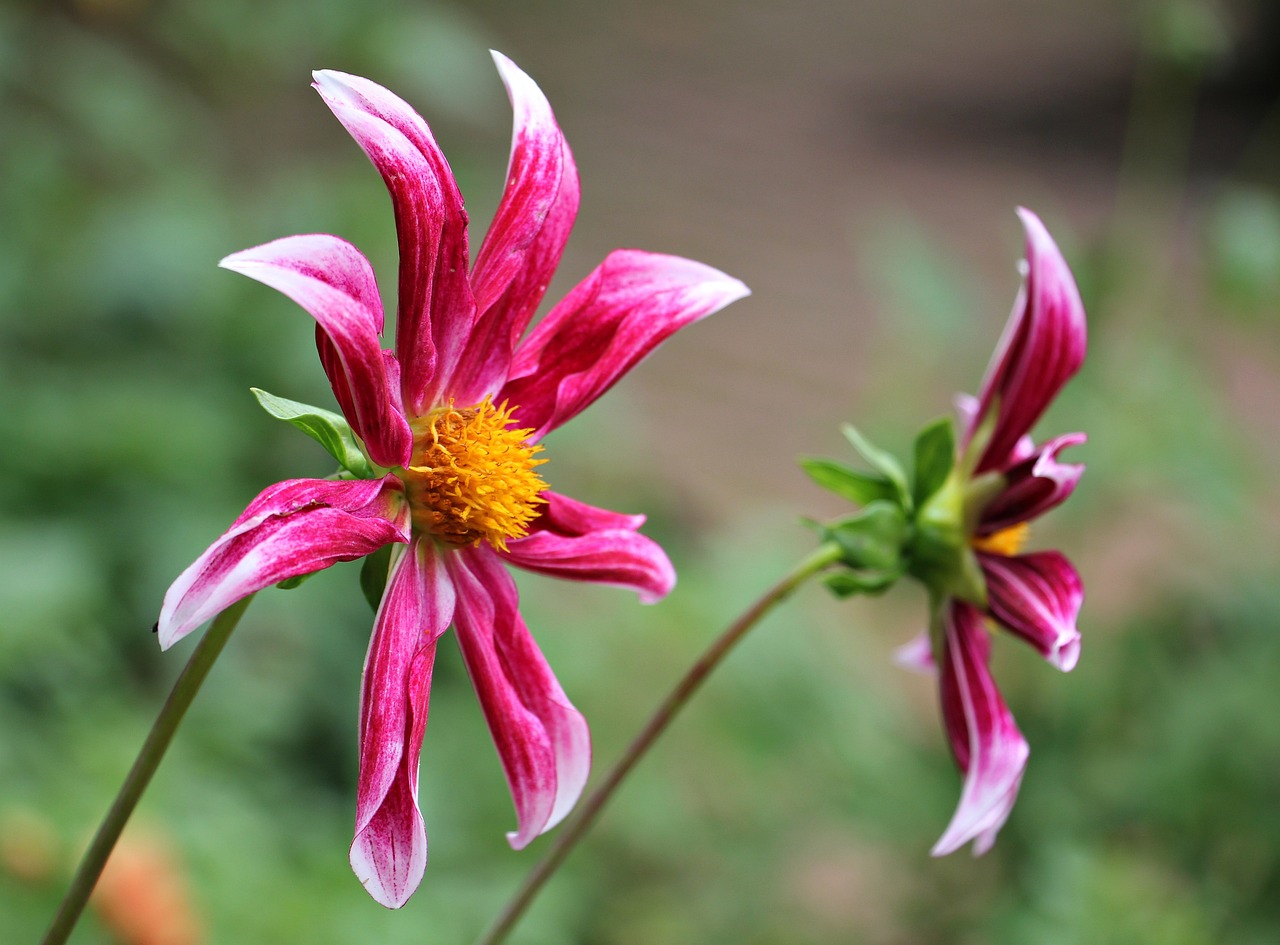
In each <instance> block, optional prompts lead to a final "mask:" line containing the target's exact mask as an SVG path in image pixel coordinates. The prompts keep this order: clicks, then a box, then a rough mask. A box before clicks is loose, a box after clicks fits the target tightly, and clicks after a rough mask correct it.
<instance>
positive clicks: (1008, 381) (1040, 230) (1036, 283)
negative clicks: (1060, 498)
mask: <svg viewBox="0 0 1280 945" xmlns="http://www.w3.org/2000/svg"><path fill="white" fill-rule="evenodd" d="M1018 215H1019V217H1021V219H1022V225H1023V227H1024V228H1025V229H1026V233H1027V277H1026V283H1025V285H1024V286H1023V288H1022V290H1021V291H1020V292H1019V294H1018V301H1017V302H1016V303H1015V305H1014V310H1013V315H1012V316H1010V319H1009V323H1008V324H1007V325H1006V326H1005V330H1004V335H1003V337H1002V338H1001V339H1000V344H999V345H998V346H997V348H996V353H995V356H994V357H993V359H992V361H991V367H990V368H988V371H987V377H986V380H985V381H984V382H983V385H982V394H981V396H980V397H979V402H980V408H979V412H978V418H977V419H979V420H980V419H981V418H983V417H985V416H986V415H987V412H988V411H989V410H991V409H992V407H993V406H994V407H995V409H996V410H997V411H998V414H997V418H996V424H995V429H994V430H993V431H992V435H991V441H990V442H989V443H988V444H987V447H986V449H985V450H984V451H983V454H982V458H981V460H979V462H978V467H977V471H978V472H984V471H986V470H988V469H993V468H998V467H1000V466H1003V465H1007V463H1008V460H1009V456H1010V454H1011V452H1012V451H1013V450H1014V447H1015V446H1016V444H1017V443H1018V441H1019V439H1021V438H1022V436H1023V435H1024V434H1026V433H1028V432H1030V430H1031V427H1032V426H1033V425H1034V424H1035V422H1036V421H1037V420H1038V419H1039V418H1040V415H1041V414H1042V413H1044V411H1045V408H1046V407H1048V406H1049V404H1050V402H1051V401H1052V400H1053V398H1054V397H1056V396H1057V394H1058V391H1059V390H1061V389H1062V385H1063V384H1065V383H1066V382H1067V380H1069V379H1070V378H1071V376H1072V375H1074V374H1075V373H1076V371H1078V370H1079V369H1080V365H1081V363H1082V362H1083V361H1084V352H1085V334H1086V333H1085V315H1084V306H1083V304H1082V303H1081V301H1080V292H1079V290H1078V289H1077V288H1076V283H1075V279H1074V278H1073V277H1072V275H1071V270H1070V269H1069V268H1068V266H1067V263H1066V260H1065V259H1063V258H1062V253H1061V252H1060V251H1059V250H1058V247H1057V245H1056V244H1055V243H1054V242H1053V238H1052V237H1050V236H1049V232H1048V231H1047V230H1046V229H1045V228H1044V224H1043V223H1041V222H1040V218H1039V217H1037V216H1036V215H1035V214H1034V213H1032V212H1031V211H1030V210H1026V209H1023V208H1019V209H1018ZM972 432H973V431H972V428H971V429H970V430H969V433H970V434H971V433H972Z"/></svg>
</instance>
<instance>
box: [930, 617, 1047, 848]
mask: <svg viewBox="0 0 1280 945" xmlns="http://www.w3.org/2000/svg"><path fill="white" fill-rule="evenodd" d="M945 639H946V647H945V649H944V651H943V659H942V670H941V675H940V683H941V685H940V689H941V697H942V717H943V721H944V723H945V724H946V728H947V734H948V737H949V739H950V742H951V748H952V752H953V753H954V754H955V758H956V763H957V764H958V765H959V767H960V770H961V771H963V772H964V776H965V777H964V787H963V789H962V790H961V793H960V803H959V806H958V807H957V808H956V812H955V815H954V816H953V817H952V818H951V823H950V824H949V825H948V826H947V829H946V831H945V832H944V833H943V835H942V837H941V838H940V839H939V840H938V842H937V843H936V844H935V845H934V847H933V851H932V852H933V855H934V856H945V855H946V854H948V853H952V852H954V851H955V850H957V849H959V848H960V847H962V846H963V845H964V844H966V843H968V842H969V841H970V840H972V841H974V844H973V852H974V855H980V854H982V853H985V852H986V851H987V850H988V849H990V847H991V845H992V843H994V842H995V838H996V834H997V833H999V831H1000V828H1001V826H1003V825H1004V822H1005V820H1006V819H1007V818H1008V816H1009V813H1010V811H1012V810H1013V803H1014V801H1015V800H1016V799H1017V796H1018V787H1019V785H1021V783H1022V773H1023V771H1024V770H1025V769H1026V765H1027V754H1028V748H1027V742H1026V740H1025V739H1024V738H1023V737H1022V733H1021V732H1019V731H1018V726H1017V725H1016V724H1015V722H1014V721H1013V716H1012V715H1011V714H1010V712H1009V709H1008V708H1007V707H1006V706H1005V704H1004V699H1002V698H1001V696H1000V690H999V689H997V688H996V683H995V680H994V679H992V677H991V671H990V669H989V668H988V666H987V661H988V659H989V658H990V654H991V637H990V634H989V633H988V632H987V629H986V627H985V626H984V625H983V620H982V614H980V613H979V612H978V611H977V610H976V609H974V608H973V607H972V606H970V605H969V604H966V603H963V602H961V601H952V602H951V606H950V608H949V609H948V611H947V616H946V626H945Z"/></svg>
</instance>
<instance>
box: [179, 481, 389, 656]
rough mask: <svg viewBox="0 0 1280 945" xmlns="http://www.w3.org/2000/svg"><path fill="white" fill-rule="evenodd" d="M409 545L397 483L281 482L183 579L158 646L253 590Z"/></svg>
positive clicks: (180, 577)
mask: <svg viewBox="0 0 1280 945" xmlns="http://www.w3.org/2000/svg"><path fill="white" fill-rule="evenodd" d="M408 540H409V513H408V506H407V505H406V504H405V503H404V501H403V494H402V493H401V491H400V481H399V480H398V479H396V478H395V477H394V476H387V477H386V478H384V479H354V480H339V481H336V482H334V481H330V480H328V479H290V480H286V481H285V482H278V483H276V484H275V485H274V486H270V487H268V488H267V489H265V490H263V491H262V492H261V493H260V494H259V495H258V497H257V498H255V499H254V500H253V501H252V502H250V503H249V507H248V508H247V509H245V510H244V512H243V513H242V514H241V515H240V517H239V518H238V519H236V520H235V522H233V523H232V525H231V527H230V528H229V529H227V531H226V533H225V534H224V535H223V536H222V537H221V538H219V539H218V540H217V541H215V542H214V543H213V544H212V545H210V546H209V548H208V549H207V550H206V551H205V553H204V554H202V555H201V556H200V557H199V558H197V559H196V560H195V561H194V562H193V563H192V564H191V566H190V567H189V568H187V569H186V570H185V571H183V572H182V574H180V575H178V579H177V580H176V581H174V582H173V584H172V586H171V587H170V588H169V591H168V593H166V594H165V596H164V605H163V606H162V607H161V609H160V619H159V621H158V622H157V624H156V629H157V633H158V635H159V639H160V646H161V648H162V649H166V650H167V649H168V648H169V647H171V646H173V644H175V643H176V642H178V641H179V640H181V639H182V638H183V637H184V636H186V635H187V634H188V633H190V632H191V631H192V630H194V629H195V628H196V627H198V626H200V624H202V623H204V622H205V621H206V620H208V619H210V618H211V617H214V616H216V615H217V614H219V613H221V612H222V611H224V610H225V609H226V608H227V607H229V606H230V605H232V604H234V603H235V602H236V601H238V600H240V599H241V598H242V597H247V596H248V595H250V594H252V593H253V592H254V591H260V590H262V588H264V587H269V586H270V585H272V584H277V583H279V582H280V581H283V580H286V579H288V578H291V577H298V576H299V575H303V574H311V573H312V572H313V571H319V570H321V569H322V568H327V567H329V565H331V564H333V563H334V562H337V561H351V560H353V559H355V558H362V557H364V556H365V555H367V554H370V553H371V552H374V551H377V550H378V549H379V548H381V547H382V546H383V545H385V544H387V543H388V542H393V541H408Z"/></svg>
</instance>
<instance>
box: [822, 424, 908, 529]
mask: <svg viewBox="0 0 1280 945" xmlns="http://www.w3.org/2000/svg"><path fill="white" fill-rule="evenodd" d="M840 432H841V433H843V434H844V437H845V439H846V440H848V441H849V442H850V443H852V444H853V448H854V449H855V450H857V451H858V453H859V454H860V455H861V456H862V458H863V459H865V460H866V461H867V462H868V463H870V464H871V465H872V466H874V467H875V468H876V469H877V470H878V471H879V472H880V473H881V474H882V475H883V476H884V477H885V478H886V479H887V480H888V481H889V482H890V483H891V484H892V485H893V489H894V492H895V493H896V494H897V497H898V504H899V505H901V506H902V507H903V508H904V509H910V508H911V490H910V489H909V488H908V487H907V473H906V471H905V470H904V469H903V468H902V464H901V463H899V462H898V461H897V460H896V459H895V458H894V457H893V455H892V454H890V453H886V452H885V451H884V450H882V449H880V448H879V447H878V446H875V445H873V444H872V443H871V441H870V440H868V439H867V438H866V437H865V436H863V435H862V434H861V433H859V432H858V430H857V428H856V427H854V426H853V424H850V423H846V424H844V425H843V426H841V427H840Z"/></svg>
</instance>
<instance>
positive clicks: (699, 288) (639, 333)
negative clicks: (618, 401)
mask: <svg viewBox="0 0 1280 945" xmlns="http://www.w3.org/2000/svg"><path fill="white" fill-rule="evenodd" d="M748 294H749V290H748V289H747V287H746V286H745V285H743V284H742V283H741V282H739V281H738V280H737V279H734V278H732V277H730V276H727V275H725V274H724V273H723V272H720V271H719V270H717V269H712V268H711V267H710V266H704V265H703V264H701V263H697V262H693V261H692V260H689V259H681V258H680V257H678V256H663V255H659V254H656V253H645V252H641V251H639V250H631V249H621V250H615V251H614V252H612V253H610V254H609V256H608V257H606V259H605V261H604V262H603V263H601V264H600V265H599V266H598V267H597V268H596V270H595V271H594V272H593V273H591V275H589V276H588V277H587V278H586V279H585V280H583V281H582V282H581V283H579V284H578V285H577V286H576V287H575V288H574V289H573V290H572V291H571V292H570V293H569V294H568V295H567V296H566V297H565V298H564V299H563V300H562V301H561V302H560V303H559V304H558V305H556V307H555V308H553V309H552V310H551V311H550V312H549V313H548V314H547V316H546V317H545V318H543V319H542V321H540V322H539V323H538V324H537V325H536V326H534V329H533V331H532V332H531V333H530V334H529V336H528V337H527V338H526V339H525V340H524V343H523V344H522V345H521V346H520V347H519V348H518V349H517V350H516V355H515V359H514V361H513V363H512V367H511V376H510V379H509V380H508V381H507V383H506V385H505V386H504V387H503V389H502V392H501V394H500V395H499V398H500V399H505V400H507V401H509V402H510V403H511V404H514V405H516V407H517V409H516V417H517V419H518V420H519V422H520V424H521V425H522V426H527V427H531V428H533V429H534V431H535V432H534V434H533V437H532V438H531V439H533V440H537V439H540V438H541V437H542V436H544V435H545V434H546V433H548V432H549V431H551V430H554V429H555V428H556V427H558V426H560V425H561V424H562V423H564V422H565V421H567V420H569V419H571V418H572V417H574V416H576V415H577V414H578V413H580V412H581V411H582V410H583V409H585V408H586V407H588V406H590V405H591V403H593V402H594V401H595V400H596V398H597V397H599V396H600V395H601V394H603V393H604V392H605V391H607V390H608V389H609V388H610V387H612V386H613V385H614V383H615V382H616V381H617V380H618V379H619V378H620V377H622V375H624V374H626V373H627V371H629V370H631V368H633V367H634V366H635V365H636V364H637V363H638V362H639V361H640V360H641V359H643V358H644V357H645V356H646V355H648V354H649V352H651V351H652V350H653V349H654V348H655V347H657V346H658V345H659V344H660V343H661V342H663V341H664V340H666V339H667V338H668V337H670V336H671V335H672V334H673V333H675V332H676V331H678V330H679V329H681V328H683V327H684V326H685V325H688V324H690V323H691V322H695V321H697V320H699V319H701V318H705V317H706V316H708V315H710V314H712V313H713V312H716V311H719V310H720V309H721V308H724V306H726V305H728V304H729V303H730V302H732V301H734V300H735V299H740V298H742V297H743V296H745V295H748Z"/></svg>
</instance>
